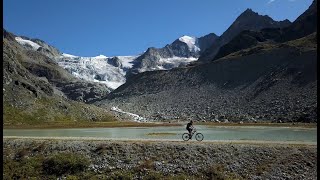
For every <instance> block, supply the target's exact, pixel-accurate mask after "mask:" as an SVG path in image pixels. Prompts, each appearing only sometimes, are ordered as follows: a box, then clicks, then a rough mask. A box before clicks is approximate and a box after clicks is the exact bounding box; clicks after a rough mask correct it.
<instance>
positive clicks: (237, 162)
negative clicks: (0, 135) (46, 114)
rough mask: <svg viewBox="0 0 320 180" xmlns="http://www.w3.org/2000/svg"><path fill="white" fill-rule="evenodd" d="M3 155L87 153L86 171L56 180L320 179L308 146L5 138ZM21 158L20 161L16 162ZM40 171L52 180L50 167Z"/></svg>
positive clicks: (313, 149)
mask: <svg viewBox="0 0 320 180" xmlns="http://www.w3.org/2000/svg"><path fill="white" fill-rule="evenodd" d="M3 151H4V153H3V158H4V159H6V160H7V162H14V163H19V162H22V161H21V159H24V160H25V161H28V160H30V159H33V158H37V157H40V156H41V157H42V158H44V159H46V158H49V157H51V156H52V155H57V154H61V153H71V154H73V155H79V156H80V155H81V156H84V157H85V158H87V159H88V160H89V162H90V163H89V164H88V168H87V169H86V170H85V171H83V172H79V173H78V174H77V173H75V174H62V175H51V176H52V177H53V179H54V178H57V177H66V176H71V175H72V176H76V177H82V178H91V177H93V178H99V177H100V178H110V177H117V178H119V177H123V178H129V179H139V178H141V177H142V178H145V177H155V179H157V178H166V179H170V178H171V179H179V178H181V179H183V178H184V177H189V178H191V179H192V178H194V179H208V178H221V179H228V178H229V179H230V178H231V179H316V178H317V146H316V145H308V144H294V143H291V144H290V143H287V144H282V143H267V142H256V143H246V142H194V141H191V142H182V141H180V142H176V141H169V142H168V141H157V140H152V141H150V140H149V141H138V140H131V141H128V140H127V141H121V140H101V139H74V138H73V139H62V138H60V139H59V138H56V139H41V138H17V137H11V138H10V137H7V138H6V137H4V140H3ZM21 154H22V155H21ZM17 155H20V156H19V157H20V161H18V160H17V161H16V160H14V159H15V158H17ZM40 164H41V163H40ZM5 166H6V165H5ZM17 166H22V165H21V164H17ZM37 167H38V166H37ZM5 170H6V169H5ZM34 170H37V171H39V173H40V174H39V176H41V177H46V174H44V173H43V172H44V169H34ZM32 172H34V171H32ZM6 173H7V174H6ZM9 174H10V173H9V172H4V175H9Z"/></svg>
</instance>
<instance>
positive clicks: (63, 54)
mask: <svg viewBox="0 0 320 180" xmlns="http://www.w3.org/2000/svg"><path fill="white" fill-rule="evenodd" d="M62 57H68V58H76V57H78V56H75V55H72V54H67V53H62Z"/></svg>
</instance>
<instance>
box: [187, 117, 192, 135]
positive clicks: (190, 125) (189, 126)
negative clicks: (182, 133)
mask: <svg viewBox="0 0 320 180" xmlns="http://www.w3.org/2000/svg"><path fill="white" fill-rule="evenodd" d="M192 124H193V121H192V120H191V121H190V122H189V123H188V124H187V128H186V129H187V130H188V132H189V138H191V132H192V129H193V125H192Z"/></svg>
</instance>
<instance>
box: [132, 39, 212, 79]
mask: <svg viewBox="0 0 320 180" xmlns="http://www.w3.org/2000/svg"><path fill="white" fill-rule="evenodd" d="M217 38H218V36H217V35H215V34H214V33H211V34H208V35H206V36H203V37H200V38H196V37H191V36H187V35H184V36H182V37H180V38H178V39H176V40H175V41H173V42H172V43H171V44H167V45H166V46H165V47H163V48H154V47H151V48H148V49H147V51H146V52H145V53H143V54H142V55H141V56H139V57H138V58H137V60H136V61H137V63H135V64H134V66H133V67H132V69H131V70H130V74H137V73H141V72H144V71H150V70H168V69H172V68H176V67H182V66H185V65H187V64H189V63H190V62H193V61H197V60H198V57H199V56H200V55H201V53H202V52H203V51H204V50H206V48H208V47H209V46H210V45H212V43H214V42H215V40H216V39H217Z"/></svg>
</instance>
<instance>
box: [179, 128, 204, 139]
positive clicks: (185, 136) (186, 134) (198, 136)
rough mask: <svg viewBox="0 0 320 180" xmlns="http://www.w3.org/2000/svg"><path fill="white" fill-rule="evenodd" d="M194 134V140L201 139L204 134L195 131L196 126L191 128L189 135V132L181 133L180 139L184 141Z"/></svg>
mask: <svg viewBox="0 0 320 180" xmlns="http://www.w3.org/2000/svg"><path fill="white" fill-rule="evenodd" d="M194 134H195V137H196V140H197V141H202V140H203V138H204V136H203V134H202V133H197V129H196V128H193V129H192V131H191V136H189V133H183V134H182V139H183V140H184V141H188V140H189V139H192V136H193V135H194Z"/></svg>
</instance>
